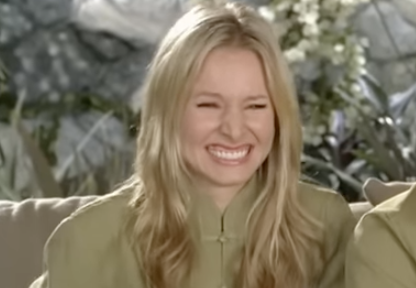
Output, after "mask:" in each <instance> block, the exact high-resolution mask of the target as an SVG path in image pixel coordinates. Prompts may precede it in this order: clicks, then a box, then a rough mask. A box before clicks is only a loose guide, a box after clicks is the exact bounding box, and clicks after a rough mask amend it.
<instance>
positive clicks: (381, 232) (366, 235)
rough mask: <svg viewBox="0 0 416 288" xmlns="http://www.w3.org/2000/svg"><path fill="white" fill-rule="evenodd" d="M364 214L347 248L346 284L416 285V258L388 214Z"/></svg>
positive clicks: (352, 287)
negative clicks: (410, 252)
mask: <svg viewBox="0 0 416 288" xmlns="http://www.w3.org/2000/svg"><path fill="white" fill-rule="evenodd" d="M386 216H387V215H378V214H373V213H371V212H370V213H369V214H367V215H366V216H364V217H363V218H362V220H361V221H360V223H359V224H358V225H357V228H356V229H355V232H354V237H352V239H351V241H350V243H349V245H348V250H347V259H346V288H368V287H377V288H412V287H416V271H415V266H414V265H415V262H414V260H412V257H410V256H409V255H408V253H407V251H406V248H405V245H403V243H402V241H401V240H400V235H397V231H396V230H395V228H397V227H395V226H397V225H399V224H397V225H393V223H391V222H390V221H389V219H388V218H387V217H386Z"/></svg>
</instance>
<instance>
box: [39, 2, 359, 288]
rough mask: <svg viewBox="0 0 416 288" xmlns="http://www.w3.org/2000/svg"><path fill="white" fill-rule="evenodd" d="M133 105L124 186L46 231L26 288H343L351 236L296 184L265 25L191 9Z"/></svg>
mask: <svg viewBox="0 0 416 288" xmlns="http://www.w3.org/2000/svg"><path fill="white" fill-rule="evenodd" d="M142 97H143V106H142V109H143V110H142V118H141V123H142V126H141V130H140V133H139V136H138V140H137V163H136V171H135V174H134V176H133V177H132V178H131V179H130V181H128V182H127V183H126V184H125V185H124V186H123V187H122V188H120V189H119V191H116V192H114V193H112V194H110V195H108V196H105V197H103V198H102V199H100V200H98V201H96V202H95V203H93V204H91V205H88V206H87V207H84V208H82V209H81V210H79V211H77V212H76V213H75V214H74V215H72V216H71V217H70V218H69V219H67V220H65V221H64V222H63V223H62V224H61V225H60V226H59V227H58V228H57V230H56V231H55V232H54V233H53V235H52V236H51V238H50V240H49V241H48V244H47V247H46V253H45V262H46V264H45V267H46V268H45V269H46V270H45V273H44V274H43V275H42V276H41V277H40V278H39V279H38V280H37V281H35V282H34V283H33V285H32V288H35V287H48V288H104V287H109V288H110V287H111V288H115V287H117V288H118V287H120V288H187V287H188V288H217V287H218V288H220V287H229V288H232V287H234V288H236V287H238V288H278V287H279V288H306V287H308V288H309V287H319V288H341V287H344V274H343V270H344V258H345V254H344V253H345V251H344V250H345V246H346V241H347V238H348V237H349V235H350V234H351V233H352V230H353V226H354V224H355V222H354V219H353V216H352V214H351V212H350V210H349V207H348V205H347V204H346V202H344V200H343V199H342V197H341V196H339V195H338V194H336V193H334V192H332V191H327V190H325V189H322V188H318V187H315V186H311V185H307V184H302V183H300V181H299V177H300V176H299V174H300V172H299V171H300V155H301V150H302V138H301V124H300V122H299V111H298V104H297V101H296V96H295V91H294V88H293V84H292V80H291V77H290V74H289V71H288V68H287V67H286V64H285V61H284V59H283V56H282V54H281V51H280V48H279V46H278V43H277V40H276V37H275V36H274V35H273V29H272V27H271V26H270V25H269V24H268V23H267V22H266V21H265V20H263V19H262V18H261V17H260V16H259V15H258V14H257V13H256V12H254V11H253V10H251V9H250V8H248V7H246V6H243V5H240V4H233V3H228V4H215V5H214V4H212V5H210V6H207V5H205V6H201V5H200V6H196V7H194V8H192V9H191V10H190V11H189V12H188V13H186V14H185V15H184V16H183V17H182V18H181V19H180V20H178V22H177V23H176V24H175V25H174V26H173V27H172V28H171V30H170V31H169V32H168V33H167V35H166V37H165V38H164V40H163V41H162V43H161V45H160V47H159V49H158V51H157V52H156V55H155V57H154V59H153V61H152V63H151V65H150V67H149V71H148V76H147V79H146V80H145V83H144V86H143V89H142Z"/></svg>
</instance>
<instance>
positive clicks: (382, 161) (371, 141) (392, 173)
mask: <svg viewBox="0 0 416 288" xmlns="http://www.w3.org/2000/svg"><path fill="white" fill-rule="evenodd" d="M357 129H358V131H359V133H360V135H361V137H363V139H364V140H365V141H366V143H367V144H368V145H370V147H371V148H372V150H373V151H374V154H375V155H377V159H378V166H377V167H376V168H377V169H379V170H381V171H383V172H385V173H386V174H387V175H388V176H389V177H390V178H391V179H401V177H402V171H400V165H399V163H398V161H397V159H395V158H393V157H392V156H391V151H390V150H389V149H388V148H387V147H386V146H385V145H384V144H383V141H382V140H381V139H380V138H379V136H378V134H377V133H376V131H375V130H374V129H373V128H372V127H371V126H370V125H369V124H368V122H365V121H361V122H360V123H359V125H357Z"/></svg>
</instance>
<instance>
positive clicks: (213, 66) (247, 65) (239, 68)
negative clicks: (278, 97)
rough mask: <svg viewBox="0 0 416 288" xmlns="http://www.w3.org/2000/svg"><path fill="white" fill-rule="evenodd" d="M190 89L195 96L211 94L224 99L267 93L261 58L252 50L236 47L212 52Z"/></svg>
mask: <svg viewBox="0 0 416 288" xmlns="http://www.w3.org/2000/svg"><path fill="white" fill-rule="evenodd" d="M193 88H194V89H193V90H194V92H195V93H198V92H200V91H210V92H213V93H218V94H221V95H224V96H227V95H229V96H231V95H239V96H247V95H259V94H264V95H266V94H268V93H267V89H266V79H265V73H264V67H263V63H262V61H261V59H260V57H258V55H257V54H256V53H254V52H253V51H251V50H248V49H242V48H235V47H221V48H216V49H214V50H213V51H211V52H210V53H209V54H208V55H207V57H206V59H205V61H204V62H203V65H202V67H201V70H200V71H199V73H198V75H197V78H196V81H195V83H194V87H193Z"/></svg>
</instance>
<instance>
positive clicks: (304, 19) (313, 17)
mask: <svg viewBox="0 0 416 288" xmlns="http://www.w3.org/2000/svg"><path fill="white" fill-rule="evenodd" d="M318 19H319V14H318V12H317V11H311V12H308V13H305V14H302V15H300V16H299V18H298V20H299V22H301V23H305V24H311V25H316V22H317V21H318Z"/></svg>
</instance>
